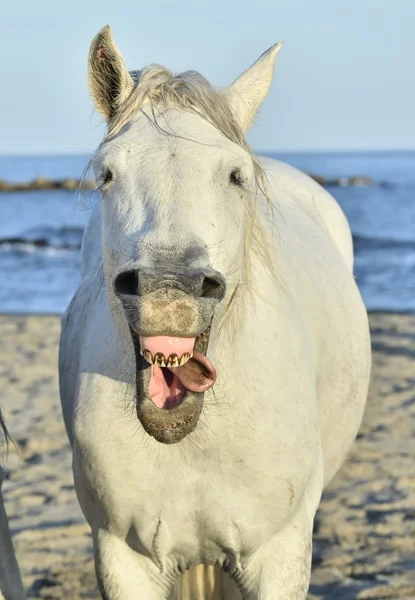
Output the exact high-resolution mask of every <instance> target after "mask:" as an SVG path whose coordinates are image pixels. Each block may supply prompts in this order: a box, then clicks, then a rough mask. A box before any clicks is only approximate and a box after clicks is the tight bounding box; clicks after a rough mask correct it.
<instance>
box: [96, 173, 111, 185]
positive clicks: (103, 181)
mask: <svg viewBox="0 0 415 600" xmlns="http://www.w3.org/2000/svg"><path fill="white" fill-rule="evenodd" d="M112 180H113V175H112V171H111V170H110V169H105V171H103V172H102V173H101V175H100V177H99V181H98V187H99V188H103V187H105V186H106V185H108V184H109V183H111V181H112Z"/></svg>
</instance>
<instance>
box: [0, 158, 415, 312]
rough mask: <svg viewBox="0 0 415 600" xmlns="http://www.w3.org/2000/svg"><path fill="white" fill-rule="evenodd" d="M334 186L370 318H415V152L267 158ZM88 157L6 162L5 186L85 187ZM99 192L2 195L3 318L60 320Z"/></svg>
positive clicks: (1, 162)
mask: <svg viewBox="0 0 415 600" xmlns="http://www.w3.org/2000/svg"><path fill="white" fill-rule="evenodd" d="M267 154H268V156H273V157H275V158H278V159H279V160H283V161H284V162H287V163H289V164H291V165H293V166H295V167H298V168H300V169H302V170H304V171H306V172H308V173H313V174H316V175H321V176H324V177H326V178H327V180H335V179H339V178H344V177H351V176H362V177H369V178H371V179H372V180H373V181H374V185H371V186H345V187H342V186H337V185H335V186H334V185H333V186H328V190H329V191H330V193H331V194H333V196H334V197H335V198H336V199H337V200H338V202H339V203H340V205H341V207H342V208H343V210H344V212H345V214H346V216H347V217H348V219H349V222H350V225H351V229H352V232H353V238H354V246H355V256H356V258H355V277H356V281H357V284H358V286H359V288H360V291H361V294H362V296H363V300H364V302H365V304H366V307H367V309H368V310H370V311H390V312H415V152H353V153H332V152H331V153H295V154H294V153H293V154H291V153H290V154H285V153H284V154H281V153H275V154H272V153H267ZM88 159H89V157H88V156H86V155H73V156H68V155H65V156H1V157H0V179H4V180H6V181H12V182H22V181H28V180H32V179H35V178H36V177H39V176H41V177H45V178H51V179H64V178H80V177H81V175H82V172H83V170H84V167H85V165H86V164H87V162H88ZM97 202H99V199H98V198H97V197H96V195H95V194H94V193H93V192H82V194H81V197H80V195H79V193H77V192H72V191H65V190H53V191H33V192H13V193H9V192H0V312H1V313H25V314H27V313H47V314H61V313H63V311H64V310H65V308H66V306H67V305H68V303H69V301H70V299H71V297H72V294H73V293H74V291H75V289H76V287H77V285H78V282H79V249H80V244H81V238H82V231H83V229H84V227H85V224H86V223H87V221H88V218H89V216H90V214H91V210H92V207H93V206H95V205H96V203H97Z"/></svg>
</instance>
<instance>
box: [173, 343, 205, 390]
mask: <svg viewBox="0 0 415 600" xmlns="http://www.w3.org/2000/svg"><path fill="white" fill-rule="evenodd" d="M169 371H171V372H172V373H174V375H175V376H176V377H177V379H178V380H179V381H180V383H181V384H182V385H183V386H184V387H185V388H186V389H187V390H189V391H190V392H205V391H206V390H208V389H210V388H211V387H212V386H213V384H214V383H215V381H216V369H215V367H214V366H213V364H212V363H211V362H210V360H209V359H208V358H207V357H206V356H205V355H204V354H201V353H200V352H193V357H192V358H191V359H190V360H188V361H187V363H186V364H185V365H183V366H182V367H175V368H170V367H169Z"/></svg>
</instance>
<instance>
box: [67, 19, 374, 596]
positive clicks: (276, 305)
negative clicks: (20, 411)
mask: <svg viewBox="0 0 415 600" xmlns="http://www.w3.org/2000/svg"><path fill="white" fill-rule="evenodd" d="M279 48H280V45H279V44H277V45H275V46H273V47H272V48H270V49H269V50H268V51H267V52H265V53H264V54H263V55H262V56H261V57H260V58H259V60H258V61H257V62H256V63H255V64H254V65H253V66H251V67H250V68H249V69H248V70H247V71H245V72H244V73H243V74H242V75H241V76H240V77H239V78H238V79H237V80H236V81H235V82H234V83H233V84H232V85H231V86H230V87H229V88H227V89H225V90H222V91H216V90H215V89H213V88H212V87H211V86H210V85H209V83H208V82H207V81H206V80H205V79H204V78H203V77H202V76H201V75H199V74H198V73H195V72H186V73H183V74H181V75H178V76H173V75H172V74H171V73H170V72H169V71H167V70H166V69H164V68H162V67H159V66H151V67H148V68H145V69H143V70H142V71H133V72H129V71H128V70H127V68H126V67H125V64H124V62H123V59H122V57H121V54H120V52H119V50H118V49H117V47H116V46H115V44H114V41H113V39H112V36H111V31H110V29H109V28H108V27H106V28H104V29H103V30H101V31H100V32H99V34H98V35H97V36H96V38H95V39H94V40H93V42H92V45H91V50H90V55H89V86H90V91H91V95H92V98H93V101H94V103H95V106H96V108H97V109H98V111H100V113H101V114H102V115H103V116H104V117H105V119H106V120H107V123H108V133H107V135H106V137H105V139H104V140H103V142H102V144H101V145H100V147H99V148H98V150H97V152H96V154H95V156H94V158H93V161H92V166H93V169H94V172H95V176H96V180H97V185H98V188H99V190H100V193H101V201H100V206H99V207H98V208H97V209H96V211H95V212H94V214H93V216H92V217H91V221H90V224H89V226H88V228H87V230H86V233H85V236H84V241H83V249H82V258H81V267H82V282H81V284H80V286H79V288H78V290H77V292H76V294H75V297H74V298H73V300H72V302H71V304H70V306H69V308H68V310H67V312H66V315H65V317H64V322H63V330H62V339H61V350H60V386H61V397H62V408H63V414H64V418H65V423H66V428H67V431H68V435H69V438H70V441H71V443H72V446H73V471H74V478H75V485H76V490H77V494H78V498H79V502H80V504H81V507H82V509H83V512H84V514H85V516H86V518H87V520H88V522H89V524H90V526H91V530H92V539H93V545H94V553H95V564H96V573H97V578H98V582H99V586H100V590H101V594H102V597H103V598H104V599H107V600H135V599H142V600H162V599H163V600H164V599H166V598H167V597H169V594H171V593H173V596H171V597H175V598H178V597H179V598H194V597H197V598H213V597H215V598H226V600H230V599H231V598H232V599H233V598H240V597H241V596H242V597H243V598H245V599H246V600H273V599H275V600H276V599H278V600H303V599H305V598H306V595H307V589H308V586H309V578H310V563H311V542H312V529H313V519H314V515H315V512H316V510H317V507H318V504H319V501H320V496H321V493H322V490H323V488H324V486H325V485H326V484H327V483H328V482H329V481H330V480H331V478H332V477H333V476H334V474H335V473H336V471H337V470H338V469H339V467H340V465H341V464H342V462H343V460H344V458H345V456H346V454H347V452H348V450H349V448H350V446H351V444H352V443H353V441H354V439H355V436H356V433H357V431H358V428H359V424H360V421H361V417H362V413H363V409H364V405H365V400H366V394H367V388H368V381H369V371H370V342H369V332H368V322H367V315H366V311H365V308H364V306H363V303H362V300H361V297H360V294H359V292H358V289H357V287H356V284H355V281H354V278H353V273H352V264H353V250H352V239H351V235H350V230H349V227H348V224H347V222H346V219H345V217H344V215H343V213H342V211H341V210H340V208H339V206H338V205H337V204H336V202H335V201H334V199H333V198H332V197H331V196H330V195H329V194H328V193H327V192H326V191H324V190H323V189H322V188H321V187H320V186H319V185H318V184H317V183H315V182H314V181H312V180H311V179H310V178H309V177H307V176H306V175H304V174H303V173H301V172H299V171H297V170H296V169H293V168H291V167H289V166H288V165H284V164H282V163H280V162H277V161H273V160H269V159H261V160H259V159H258V158H256V157H255V156H254V155H253V153H252V152H251V150H250V149H249V147H248V145H247V143H246V141H245V138H244V134H243V132H244V131H245V130H246V129H247V128H248V127H249V125H250V124H251V122H252V120H253V118H254V115H255V113H256V112H257V109H258V108H259V106H260V104H261V102H262V100H263V99H264V97H265V96H266V94H267V92H268V89H269V86H270V83H271V79H272V72H273V67H274V62H275V58H276V55H277V53H278V50H279Z"/></svg>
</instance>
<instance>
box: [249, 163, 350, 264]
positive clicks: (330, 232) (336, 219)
mask: <svg viewBox="0 0 415 600" xmlns="http://www.w3.org/2000/svg"><path fill="white" fill-rule="evenodd" d="M261 164H262V166H263V167H264V169H265V172H266V175H267V177H268V179H269V182H270V184H271V188H272V195H273V196H275V197H276V198H277V201H278V196H279V193H281V192H282V193H283V194H287V195H288V196H290V198H291V199H292V200H294V201H295V202H296V203H297V204H298V205H300V207H301V208H302V210H303V211H304V212H306V213H307V214H308V216H309V217H311V219H313V221H314V222H315V223H317V225H318V226H319V227H320V229H321V230H322V231H323V232H324V234H325V235H327V236H328V237H329V238H330V239H331V240H332V242H333V243H334V245H335V246H336V247H337V248H338V249H339V250H340V253H341V254H342V256H343V258H344V259H345V261H346V264H347V266H348V268H349V270H350V271H352V270H353V239H352V234H351V231H350V226H349V223H348V221H347V218H346V216H345V214H344V212H343V210H342V209H341V207H340V206H339V204H338V203H337V201H336V200H335V199H334V198H333V196H332V195H331V194H329V193H328V192H327V190H325V189H324V188H322V187H321V185H320V184H319V183H317V182H316V181H315V180H314V179H312V177H310V176H309V175H307V174H306V173H304V172H303V171H300V170H299V169H296V168H295V167H292V166H290V165H288V164H286V163H283V162H281V161H277V160H274V159H271V158H266V157H262V158H261Z"/></svg>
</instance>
